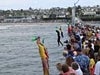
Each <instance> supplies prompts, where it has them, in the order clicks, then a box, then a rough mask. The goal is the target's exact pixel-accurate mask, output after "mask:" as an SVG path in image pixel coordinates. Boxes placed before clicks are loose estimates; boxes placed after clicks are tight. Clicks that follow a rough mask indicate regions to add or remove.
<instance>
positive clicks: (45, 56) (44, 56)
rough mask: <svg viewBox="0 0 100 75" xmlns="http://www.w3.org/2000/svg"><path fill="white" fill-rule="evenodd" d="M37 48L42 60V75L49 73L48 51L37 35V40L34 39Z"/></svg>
mask: <svg viewBox="0 0 100 75" xmlns="http://www.w3.org/2000/svg"><path fill="white" fill-rule="evenodd" d="M36 43H37V45H38V48H39V53H40V57H41V60H42V66H43V72H44V75H49V63H48V59H49V56H48V52H47V49H46V47H45V46H44V45H43V44H42V43H41V40H40V37H37V41H36Z"/></svg>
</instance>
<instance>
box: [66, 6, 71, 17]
mask: <svg viewBox="0 0 100 75" xmlns="http://www.w3.org/2000/svg"><path fill="white" fill-rule="evenodd" d="M67 11H68V12H69V13H70V15H71V14H72V8H71V7H68V8H67Z"/></svg>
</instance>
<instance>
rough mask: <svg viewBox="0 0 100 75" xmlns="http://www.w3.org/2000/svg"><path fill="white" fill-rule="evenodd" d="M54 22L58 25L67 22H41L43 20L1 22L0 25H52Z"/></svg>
mask: <svg viewBox="0 0 100 75" xmlns="http://www.w3.org/2000/svg"><path fill="white" fill-rule="evenodd" d="M52 24H57V25H62V24H66V23H63V22H56V23H55V22H54V23H53V22H48V23H47V22H45V23H41V22H38V23H0V26H6V25H52Z"/></svg>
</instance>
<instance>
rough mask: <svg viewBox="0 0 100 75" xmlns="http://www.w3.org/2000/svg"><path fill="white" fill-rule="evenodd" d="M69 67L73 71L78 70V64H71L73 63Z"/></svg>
mask: <svg viewBox="0 0 100 75" xmlns="http://www.w3.org/2000/svg"><path fill="white" fill-rule="evenodd" d="M71 67H72V68H73V69H74V70H77V69H78V68H79V66H78V63H76V62H73V63H72V64H71Z"/></svg>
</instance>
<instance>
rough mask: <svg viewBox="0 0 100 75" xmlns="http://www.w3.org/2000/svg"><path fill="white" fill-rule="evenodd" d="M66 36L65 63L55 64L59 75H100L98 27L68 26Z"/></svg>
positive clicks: (99, 36) (99, 31) (99, 33)
mask: <svg viewBox="0 0 100 75" xmlns="http://www.w3.org/2000/svg"><path fill="white" fill-rule="evenodd" d="M68 35H69V37H70V39H69V40H68V41H67V42H65V43H66V46H65V47H64V51H63V56H64V57H65V63H59V62H58V63H57V64H56V67H57V69H58V70H59V72H60V73H59V75H100V27H96V26H91V25H79V24H76V25H75V26H71V25H68ZM58 45H59V44H58Z"/></svg>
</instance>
